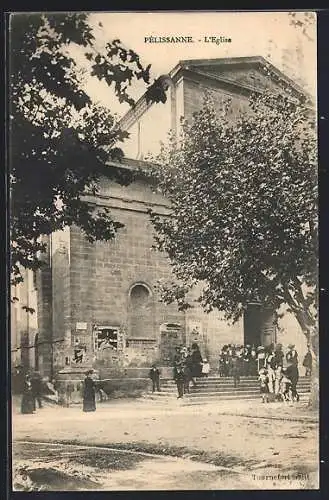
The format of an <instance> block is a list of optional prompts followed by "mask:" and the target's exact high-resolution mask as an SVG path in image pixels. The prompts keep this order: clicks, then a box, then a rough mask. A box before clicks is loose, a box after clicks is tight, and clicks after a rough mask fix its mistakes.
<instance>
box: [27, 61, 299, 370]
mask: <svg viewBox="0 0 329 500" xmlns="http://www.w3.org/2000/svg"><path fill="white" fill-rule="evenodd" d="M162 80H163V82H164V84H165V85H167V86H168V94H167V95H168V99H167V102H166V103H165V104H162V103H161V104H150V103H149V104H148V103H147V101H146V99H145V96H142V97H141V99H140V100H139V101H138V102H137V105H136V107H135V108H134V109H132V110H130V111H129V112H128V113H127V114H126V115H125V116H124V117H123V118H122V120H121V126H122V127H123V128H124V129H126V130H128V131H129V133H130V134H131V139H129V140H128V141H127V143H126V145H125V148H124V149H125V153H126V158H127V159H126V160H125V161H124V163H123V164H116V163H110V164H109V165H108V167H109V168H112V169H113V168H114V169H115V168H121V169H127V170H137V168H138V167H139V166H140V165H143V161H142V160H143V158H144V157H145V154H147V152H149V151H151V152H157V150H158V148H159V143H160V141H161V140H162V141H163V140H165V139H166V135H167V133H168V131H169V130H170V129H172V130H173V131H175V132H176V133H178V132H179V128H180V119H181V117H185V118H186V119H190V118H191V116H192V114H193V112H194V111H196V110H198V109H200V107H201V105H202V100H203V96H204V92H205V90H207V89H208V90H209V89H210V90H212V91H213V93H214V96H215V102H216V106H217V109H218V111H219V112H221V111H222V105H223V104H224V103H225V101H226V99H227V98H230V99H231V102H232V108H231V109H232V111H231V117H232V120H234V118H235V117H236V116H237V114H238V112H239V110H241V109H247V107H248V97H249V96H250V93H251V92H262V91H264V89H267V88H270V89H274V90H275V89H276V90H277V91H279V92H286V89H287V88H288V89H289V92H290V95H291V96H294V95H295V96H297V95H300V94H302V93H303V91H302V90H301V88H300V87H298V86H297V85H296V84H295V83H294V82H292V81H291V80H290V79H289V78H287V77H286V76H285V75H283V74H282V73H281V72H280V71H279V70H277V69H276V68H275V67H273V66H272V65H270V64H269V63H268V62H267V61H265V60H264V59H263V58H262V57H241V58H233V59H231V58H227V59H214V60H212V59H210V60H191V61H181V62H180V63H179V64H178V65H177V66H176V67H175V68H174V69H173V70H172V71H171V72H170V74H169V75H167V76H165V77H162ZM90 201H91V202H93V203H95V204H96V205H97V206H106V207H109V208H110V209H111V212H112V215H113V218H114V219H115V220H118V221H120V222H122V223H124V225H125V226H124V228H123V229H121V230H119V232H118V236H117V238H116V239H115V240H113V241H111V242H97V243H95V244H91V243H89V242H88V241H87V240H86V238H85V237H84V236H83V234H82V232H81V231H80V230H79V229H78V228H76V227H71V228H67V229H66V230H65V231H61V232H56V233H54V234H52V235H51V236H50V237H49V238H45V241H47V243H48V247H47V248H48V252H47V254H45V255H44V259H45V263H46V265H45V267H44V268H43V270H42V271H39V272H38V273H37V275H36V278H35V286H36V292H37V297H38V299H37V310H38V314H37V317H38V325H37V326H38V338H37V340H38V349H37V351H36V353H35V355H34V357H33V356H32V357H31V362H32V365H37V366H38V367H39V368H40V370H41V371H42V372H43V373H46V374H50V373H51V374H53V373H55V372H56V371H57V370H59V369H60V368H63V367H65V366H67V365H72V364H79V363H82V364H93V365H94V366H100V365H102V366H103V367H104V366H111V365H113V364H116V363H119V364H120V363H121V364H123V365H125V366H127V365H130V366H132V365H136V366H143V365H144V366H146V365H149V364H150V362H151V361H153V360H157V361H158V362H159V363H162V364H170V363H171V362H172V356H173V351H174V348H175V346H176V345H178V344H180V343H187V344H191V343H192V342H193V341H196V342H198V343H199V344H200V346H201V350H202V351H203V353H204V354H205V355H206V356H207V358H208V359H209V360H210V363H211V364H212V365H213V366H217V358H218V352H219V349H220V347H221V346H222V345H223V344H227V343H249V344H255V345H258V344H265V345H267V344H270V343H271V342H279V341H280V342H282V343H283V344H284V345H286V344H287V343H289V342H291V341H293V343H295V344H296V347H297V349H298V350H299V352H300V354H301V355H302V353H303V352H305V350H306V345H305V344H306V343H305V342H304V339H303V336H302V334H301V332H300V331H299V326H298V324H297V322H296V321H295V319H294V318H293V317H292V316H291V315H289V314H286V315H285V318H284V319H283V322H282V325H283V326H284V325H285V324H286V325H288V328H287V329H286V330H283V331H282V332H281V331H277V329H276V327H275V325H274V322H273V316H272V314H271V311H264V310H262V308H261V307H260V305H259V304H250V307H249V308H248V311H247V312H246V314H245V316H244V318H242V319H241V320H240V321H238V322H237V323H236V324H234V325H228V324H227V323H226V322H225V321H224V320H223V319H222V317H223V316H222V314H221V313H220V312H212V313H211V314H205V313H204V312H203V311H202V310H201V309H200V307H199V305H198V303H197V302H194V307H193V308H192V309H190V310H188V311H187V312H185V313H183V312H179V311H178V310H177V307H176V306H175V305H170V306H167V305H165V304H163V303H161V302H160V301H159V296H158V294H157V291H156V288H155V285H156V282H157V280H158V279H160V278H164V279H170V277H171V271H170V267H169V264H168V261H167V259H166V256H165V255H164V254H161V253H159V252H157V251H155V250H153V249H152V245H153V235H152V231H153V230H152V226H151V224H150V221H149V217H148V213H147V210H148V208H149V207H152V209H153V210H154V211H157V212H158V213H161V214H166V213H168V202H167V201H166V200H165V199H163V198H162V197H161V196H160V195H157V194H154V193H153V192H152V191H151V189H150V187H149V186H148V184H147V182H146V181H145V179H143V178H142V177H141V176H137V178H136V180H135V181H134V182H133V183H131V184H130V185H128V186H127V187H123V186H121V185H119V184H116V183H115V182H114V181H110V180H109V179H107V178H105V177H104V178H102V179H101V181H100V194H99V196H98V197H97V198H91V199H90ZM31 340H32V338H31V339H30V340H29V342H31ZM32 343H33V342H32Z"/></svg>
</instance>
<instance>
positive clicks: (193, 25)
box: [86, 11, 316, 115]
mask: <svg viewBox="0 0 329 500" xmlns="http://www.w3.org/2000/svg"><path fill="white" fill-rule="evenodd" d="M290 19H291V18H290V16H289V15H288V12H214V11H212V12H206V11H205V12H200V11H198V12H177V11H175V12H110V13H106V12H102V13H100V12H98V13H95V14H93V13H90V21H91V23H92V25H93V26H94V33H95V36H96V41H97V45H98V47H99V48H100V49H101V48H102V46H104V45H105V43H106V42H108V41H111V40H113V39H115V38H119V39H120V40H121V42H122V43H123V44H124V46H126V47H127V48H131V49H133V50H134V51H135V52H137V53H138V54H139V55H140V57H141V60H142V62H143V64H144V66H146V65H148V64H151V65H152V66H151V76H152V77H153V78H157V77H158V76H160V75H161V74H166V73H168V72H169V71H170V70H171V69H172V68H173V67H174V66H175V65H176V64H177V63H178V62H179V60H182V59H203V58H221V57H239V56H256V55H260V56H263V57H265V58H266V59H267V60H269V61H270V62H272V64H274V65H275V66H277V67H278V68H279V69H281V70H282V71H283V72H284V73H285V74H287V75H288V76H291V77H293V78H299V79H302V80H303V81H304V86H305V88H306V90H308V91H309V92H310V93H311V94H312V95H313V96H315V95H316V14H313V22H311V24H310V25H309V28H308V36H304V35H303V34H302V31H301V29H299V28H298V27H295V26H292V25H291V22H290ZM311 20H312V19H311ZM99 23H101V24H102V27H100V26H99ZM151 35H152V36H192V37H193V38H194V39H195V43H193V44H167V43H162V44H160V43H156V44H150V43H145V42H144V38H145V37H148V36H151ZM205 36H207V37H209V36H218V37H219V36H224V37H227V38H231V40H232V42H231V43H222V44H219V45H217V44H214V43H205V42H204V37H205ZM310 38H312V40H311V39H310ZM198 40H201V41H200V42H199V41H198ZM297 47H299V48H300V53H301V54H302V58H300V59H298V57H297V50H296V49H297ZM288 51H289V53H288ZM86 89H87V90H88V93H89V94H90V95H91V97H92V98H93V99H95V100H96V101H98V102H100V103H101V104H104V105H106V106H109V107H110V108H111V109H112V110H113V112H116V113H118V114H119V115H122V114H124V112H125V111H127V110H128V108H127V105H122V104H121V105H120V104H119V103H118V102H117V100H116V99H115V97H114V95H113V92H112V91H111V90H110V89H109V88H108V87H107V85H106V84H105V83H103V82H99V81H97V80H96V79H95V78H93V79H89V80H88V81H87V83H86ZM145 90H146V89H145V86H142V85H141V84H139V85H135V86H134V89H133V90H132V95H133V97H135V98H138V97H140V96H141V95H142V94H143V92H144V91H145Z"/></svg>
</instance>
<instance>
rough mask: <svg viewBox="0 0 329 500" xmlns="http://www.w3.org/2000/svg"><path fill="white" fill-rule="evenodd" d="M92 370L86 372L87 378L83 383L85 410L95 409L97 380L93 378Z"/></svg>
mask: <svg viewBox="0 0 329 500" xmlns="http://www.w3.org/2000/svg"><path fill="white" fill-rule="evenodd" d="M91 374H92V371H88V372H86V378H85V380H84V384H83V411H95V410H96V399H95V392H96V391H95V386H96V384H95V382H94V380H93V379H92V378H91Z"/></svg>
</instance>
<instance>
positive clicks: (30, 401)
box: [21, 375, 35, 414]
mask: <svg viewBox="0 0 329 500" xmlns="http://www.w3.org/2000/svg"><path fill="white" fill-rule="evenodd" d="M21 412H22V413H25V414H27V413H34V412H35V399H34V395H33V392H32V384H31V378H30V376H29V375H26V376H25V380H24V386H23V396H22V403H21Z"/></svg>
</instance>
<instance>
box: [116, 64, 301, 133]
mask: <svg viewBox="0 0 329 500" xmlns="http://www.w3.org/2000/svg"><path fill="white" fill-rule="evenodd" d="M252 70H254V71H256V72H257V73H258V74H259V75H262V76H263V80H265V79H266V78H267V79H270V80H271V81H272V82H273V83H276V84H277V85H278V86H279V87H280V86H281V87H282V89H284V88H289V89H290V90H291V93H292V94H293V95H295V96H303V97H304V98H306V99H307V101H311V97H310V96H309V95H308V94H307V93H306V92H305V91H304V90H303V89H302V88H301V87H300V86H299V85H298V84H297V83H296V82H294V81H293V80H292V79H291V78H289V77H288V76H286V75H285V74H284V73H282V72H281V71H280V70H279V69H278V68H276V67H275V66H274V65H273V64H271V63H270V62H269V61H267V60H266V59H265V58H264V57H262V56H250V57H223V58H216V59H186V60H182V61H179V63H178V64H177V65H176V66H175V67H174V68H173V69H172V70H171V71H170V72H169V74H168V75H162V76H161V77H160V78H159V79H162V80H163V81H164V82H165V81H168V82H173V83H176V82H177V81H178V80H179V79H180V78H181V77H182V76H184V77H186V78H188V77H193V76H194V77H199V78H201V79H203V80H208V81H212V82H216V83H217V84H218V85H222V86H226V87H227V86H229V87H230V88H231V89H232V90H233V91H234V90H235V91H236V92H239V93H241V94H244V95H250V93H251V92H262V90H263V89H262V88H261V87H260V86H259V82H258V81H254V80H252V79H251V78H248V77H247V76H248V75H247V72H249V73H250V71H252ZM239 72H240V73H239ZM237 74H238V75H239V78H237V77H236V75H237ZM153 105H154V103H153V102H148V101H147V99H146V94H143V95H142V97H141V98H140V99H139V100H138V101H137V102H136V104H135V106H134V107H133V108H131V109H130V110H129V111H128V112H127V113H126V114H125V115H124V116H123V117H122V118H121V120H120V122H119V124H120V127H121V128H122V129H129V128H130V127H131V126H132V125H133V124H134V123H135V122H136V121H137V120H138V119H139V118H140V117H141V116H142V115H143V114H144V113H145V112H146V111H147V110H148V109H149V108H150V107H151V106H153Z"/></svg>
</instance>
